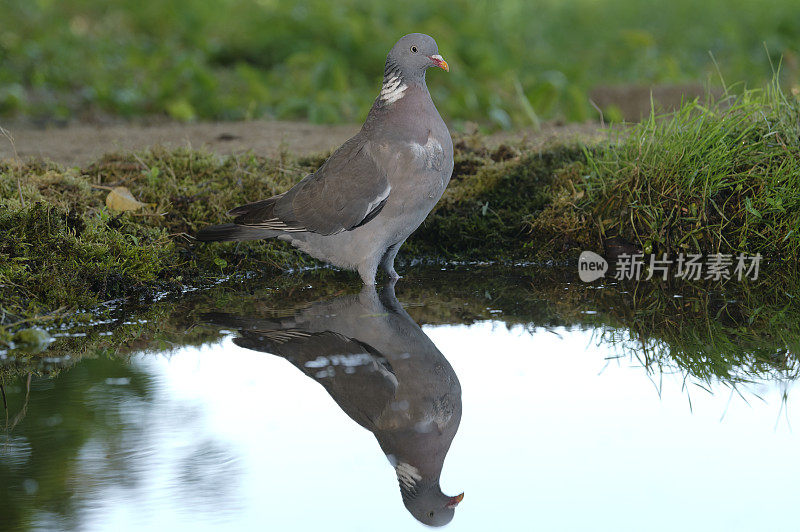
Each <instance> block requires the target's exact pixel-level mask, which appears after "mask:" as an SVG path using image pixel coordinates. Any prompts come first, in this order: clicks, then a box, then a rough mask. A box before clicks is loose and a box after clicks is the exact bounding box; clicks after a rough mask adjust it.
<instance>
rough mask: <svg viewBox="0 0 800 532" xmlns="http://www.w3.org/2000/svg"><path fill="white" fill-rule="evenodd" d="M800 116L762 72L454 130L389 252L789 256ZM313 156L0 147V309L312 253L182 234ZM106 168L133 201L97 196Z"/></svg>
mask: <svg viewBox="0 0 800 532" xmlns="http://www.w3.org/2000/svg"><path fill="white" fill-rule="evenodd" d="M799 124H800V104H799V103H798V98H797V95H794V94H791V95H785V94H783V93H782V92H781V91H780V89H779V88H778V87H777V86H770V87H768V88H767V89H765V90H761V91H744V92H743V93H742V94H741V95H740V96H738V97H730V98H726V99H723V100H722V101H718V102H703V103H701V102H697V101H694V102H688V103H687V104H686V105H685V106H684V107H683V108H682V109H681V110H679V111H678V112H677V113H675V114H672V115H669V116H662V117H656V116H653V117H651V120H649V121H646V122H643V123H641V124H639V125H636V126H633V127H631V128H628V129H625V130H622V132H621V133H619V135H618V136H617V137H615V136H614V135H610V136H609V137H607V138H609V140H605V141H595V142H592V143H583V144H579V143H572V144H569V143H567V144H564V143H563V142H562V143H558V144H545V145H539V146H537V147H535V148H534V147H532V146H531V145H529V144H526V143H519V144H515V145H500V146H495V147H488V146H486V145H485V144H484V143H483V142H482V141H481V139H480V137H462V138H458V139H456V143H455V145H456V156H455V170H454V174H453V179H452V182H451V184H450V186H449V187H448V189H447V191H446V192H445V195H444V197H443V198H442V200H441V201H440V203H439V205H438V206H437V208H436V210H435V211H434V212H433V213H432V214H431V215H430V216H429V217H428V219H427V220H426V222H425V223H424V225H423V226H422V227H421V228H420V229H419V230H418V231H417V232H416V233H415V234H414V235H413V236H412V238H411V239H409V241H408V243H407V244H406V245H405V246H404V248H403V250H402V254H401V256H400V259H401V262H402V261H405V262H407V263H408V262H410V261H413V260H427V259H431V260H434V259H435V260H446V261H465V260H466V261H501V262H502V261H509V262H511V261H513V262H519V261H525V262H530V261H540V262H546V261H559V262H563V261H567V260H569V259H571V258H574V257H576V256H577V254H578V253H579V252H580V251H581V250H583V249H592V250H595V251H600V252H602V251H603V246H604V243H607V242H608V241H609V240H610V239H612V238H613V239H614V240H615V241H622V242H624V243H625V244H626V245H627V246H629V247H630V249H636V250H643V251H645V252H647V253H651V252H652V253H668V254H673V253H678V252H701V253H711V252H719V253H749V254H755V253H761V254H762V255H763V256H764V257H765V258H766V259H767V260H768V261H770V262H771V264H773V265H776V264H777V265H778V266H780V267H778V268H774V269H776V270H780V271H782V272H783V273H788V274H792V272H794V270H795V268H796V263H797V259H798V253H799V252H800V236H798V235H799V234H800V195H798V194H797V190H799V189H800V125H799ZM323 159H324V157H323V156H319V157H311V158H296V157H292V156H291V154H284V155H282V156H279V157H277V158H273V159H268V158H263V157H260V156H258V155H256V154H252V153H251V154H246V155H237V156H231V157H224V158H223V157H219V156H216V155H213V154H210V153H203V152H198V151H191V150H178V151H164V150H153V151H150V152H146V153H136V154H132V153H129V154H117V155H108V156H106V157H104V158H103V159H101V160H100V161H97V162H96V163H94V164H92V165H90V166H87V167H85V168H62V167H59V166H56V165H52V164H48V163H46V162H37V161H33V162H27V163H18V162H17V161H14V160H6V161H3V162H2V164H1V165H0V324H5V325H6V326H7V325H9V324H16V325H17V326H19V325H21V324H26V323H27V321H26V320H29V319H30V318H31V317H37V319H41V318H42V317H44V316H45V315H47V314H48V313H54V312H57V311H61V312H72V311H74V310H76V309H86V308H91V307H93V306H96V305H98V304H100V303H103V302H106V301H109V300H114V299H118V298H128V299H131V298H133V299H136V298H139V299H144V300H150V299H152V298H154V297H156V296H158V294H159V293H161V292H165V291H167V292H176V291H180V290H184V289H186V288H197V287H203V286H206V285H210V284H213V283H214V282H216V281H217V280H218V279H219V278H220V277H224V276H228V275H231V274H237V275H244V274H247V275H253V274H255V275H262V276H273V275H275V274H277V273H279V272H282V271H286V270H291V269H297V268H305V267H313V266H318V265H319V264H318V263H316V262H314V261H312V260H310V259H308V258H307V257H305V256H304V255H302V254H300V253H299V252H296V251H295V250H293V249H292V248H290V247H289V246H287V245H285V244H283V243H280V242H275V241H267V242H252V243H241V244H213V245H198V244H197V243H196V242H195V240H194V239H193V237H192V235H193V234H194V233H195V232H196V231H197V230H198V229H199V228H200V227H202V226H204V225H206V224H209V223H215V222H218V221H220V220H224V219H225V212H226V211H227V210H228V209H230V208H231V207H233V206H236V205H238V204H241V203H244V202H247V201H252V200H254V199H258V198H263V197H265V196H268V195H271V194H274V193H278V192H281V191H283V190H286V189H287V188H289V187H290V186H291V185H292V184H293V183H294V182H296V181H297V180H298V179H299V178H301V177H302V176H304V175H305V174H306V173H308V172H310V171H313V170H314V169H315V168H316V167H317V166H318V165H319V164H320V163H321V162H322V160H323ZM119 186H124V187H126V188H127V189H128V190H130V192H131V193H132V195H133V197H135V198H136V200H138V201H139V202H142V203H143V204H144V205H143V206H142V207H141V208H139V209H136V210H133V211H130V212H117V211H114V210H113V209H109V208H108V207H107V206H106V198H107V196H108V194H109V190H110V189H111V188H114V187H119ZM354 279H355V278H354ZM6 328H7V329H8V327H6ZM4 334H5V335H6V341H8V334H9V333H8V332H7V331H6V332H5V333H4Z"/></svg>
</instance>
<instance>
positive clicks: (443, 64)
mask: <svg viewBox="0 0 800 532" xmlns="http://www.w3.org/2000/svg"><path fill="white" fill-rule="evenodd" d="M430 58H431V61H433V63H434V64H435V65H436V66H437V67H439V68H441V69H442V70H444V71H446V72H450V65H448V64H447V61H445V60H444V57H442V56H441V55H439V54H436V55H432V56H430Z"/></svg>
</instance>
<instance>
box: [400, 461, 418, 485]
mask: <svg viewBox="0 0 800 532" xmlns="http://www.w3.org/2000/svg"><path fill="white" fill-rule="evenodd" d="M394 470H395V472H396V473H397V480H399V481H400V483H401V484H403V485H404V486H405V487H406V488H413V487H414V486H416V484H417V482H418V481H419V480H420V479H422V475H420V473H419V469H417V468H416V467H414V466H413V465H411V464H407V463H405V462H400V463H399V464H397V465H396V466H395V468H394Z"/></svg>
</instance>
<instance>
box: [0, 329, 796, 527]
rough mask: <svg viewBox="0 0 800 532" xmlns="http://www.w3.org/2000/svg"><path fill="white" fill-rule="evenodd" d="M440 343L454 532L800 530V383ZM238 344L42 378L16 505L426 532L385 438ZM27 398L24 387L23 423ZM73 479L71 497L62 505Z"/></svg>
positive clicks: (57, 511) (511, 333) (579, 339)
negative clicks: (451, 410) (797, 509)
mask: <svg viewBox="0 0 800 532" xmlns="http://www.w3.org/2000/svg"><path fill="white" fill-rule="evenodd" d="M423 330H424V333H425V335H427V336H428V337H429V338H430V339H431V340H432V341H433V342H434V343H435V345H436V347H437V348H438V350H439V351H441V353H442V354H443V355H444V356H445V357H446V359H447V361H449V363H450V365H452V368H453V370H454V371H455V374H456V375H457V377H458V380H459V381H460V385H461V390H462V396H461V401H462V405H463V415H462V418H461V424H460V427H459V428H458V432H457V433H456V435H455V438H454V439H453V443H452V447H451V448H450V450H449V453H448V454H447V458H446V460H445V462H444V469H443V471H442V474H441V487H442V491H443V492H444V493H447V494H456V493H460V492H462V491H463V492H465V498H464V500H463V502H461V504H460V505H459V506H458V507H457V508H456V510H455V517H454V519H453V521H452V522H451V523H450V524H449V525H447V526H446V529H447V530H454V531H456V530H489V529H499V530H523V529H542V530H643V529H647V530H676V529H682V530H709V529H724V530H754V529H762V530H766V529H770V530H779V529H792V528H794V518H793V517H792V516H791V514H790V512H789V511H788V510H789V509H790V508H792V507H793V505H794V502H795V496H796V489H795V486H796V483H797V476H798V472H800V465H798V463H797V461H796V460H794V457H795V455H796V452H797V444H796V443H797V438H796V437H795V436H794V435H793V433H792V430H791V426H792V425H794V426H797V415H796V407H797V404H796V400H795V396H796V394H795V393H793V392H792V390H789V392H788V399H787V401H786V402H785V403H783V402H782V394H783V392H784V391H786V390H785V386H786V385H785V384H779V383H775V382H761V383H755V384H751V385H740V386H739V388H740V391H741V393H742V395H743V396H744V398H745V399H746V400H747V401H745V400H744V399H743V398H742V397H740V396H739V394H738V393H734V392H731V390H730V388H728V387H726V386H724V385H722V384H717V385H716V386H714V388H713V391H714V394H709V393H708V392H706V391H705V390H703V389H701V388H700V387H697V386H695V385H693V384H688V385H685V384H684V379H683V377H682V376H681V375H663V377H662V376H659V375H656V376H655V377H654V380H653V379H651V378H650V377H649V376H648V374H647V372H646V371H645V369H644V368H642V367H640V366H637V365H636V364H634V363H632V362H631V360H630V358H629V357H623V358H619V359H613V357H615V356H617V355H619V352H618V351H617V348H616V347H614V346H610V345H608V344H605V343H598V331H596V330H568V329H566V328H562V327H557V328H553V329H544V328H535V329H533V330H526V329H524V328H523V327H520V326H514V327H512V328H511V329H509V328H507V327H506V325H505V324H504V323H503V322H502V321H491V322H479V323H475V324H473V325H443V326H425V327H424V328H423ZM235 336H236V335H235V334H231V335H229V336H227V337H225V338H224V339H223V340H222V341H221V342H220V343H218V344H214V345H206V346H203V347H200V348H194V347H191V348H189V347H187V348H179V349H177V350H175V351H173V352H171V353H169V354H163V353H158V352H145V353H141V354H137V355H135V356H133V357H132V358H131V360H130V361H129V363H127V364H126V363H125V362H123V361H120V360H105V361H102V362H99V361H93V360H85V361H82V362H79V363H78V364H77V365H76V366H75V367H73V368H72V369H70V370H69V371H65V372H64V373H63V374H62V375H61V376H59V377H57V378H55V379H53V380H47V379H34V381H33V382H32V391H31V394H30V399H29V405H28V409H27V416H26V417H25V418H24V419H22V420H21V421H20V422H19V424H18V425H17V427H15V429H14V430H13V431H11V432H10V433H9V435H8V436H4V437H5V438H6V440H5V442H4V447H3V449H4V450H3V452H2V454H0V460H2V461H5V462H6V466H5V467H4V468H3V469H2V470H0V474H2V476H5V477H7V482H9V484H8V487H9V489H17V490H19V488H22V489H24V490H28V491H29V495H27V497H29V500H30V501H34V502H32V504H31V505H30V506H31V508H32V511H33V514H32V515H30V519H31V522H32V524H33V526H32V528H72V527H76V526H78V527H79V528H81V529H87V530H109V529H115V530H141V529H143V528H145V527H146V528H154V527H158V528H159V529H184V528H185V529H189V528H191V529H192V530H205V529H215V530H218V529H220V528H222V529H274V530H302V529H307V530H317V529H324V530H348V531H350V530H376V529H380V530H418V529H424V528H426V527H425V526H424V525H422V524H420V523H418V522H417V521H415V519H414V518H413V517H412V516H411V515H410V514H409V512H408V511H407V510H406V508H405V507H404V505H403V502H402V500H401V496H400V490H399V489H398V481H397V479H396V478H395V474H394V472H393V471H392V467H391V465H390V464H389V462H388V461H387V459H386V457H385V456H384V453H383V452H382V450H381V449H380V447H379V446H378V443H377V441H376V438H375V437H374V436H373V434H372V433H370V432H369V431H367V430H364V429H363V428H361V427H359V426H358V425H357V424H356V423H355V422H354V421H353V419H351V418H350V417H348V415H347V414H346V413H345V412H344V411H343V410H342V409H341V408H340V407H339V406H337V404H336V403H335V402H334V401H333V400H332V399H331V396H330V395H329V394H328V393H326V390H325V389H324V388H323V387H322V386H320V385H319V384H318V383H316V382H313V380H312V378H309V377H308V376H306V375H304V374H303V373H302V372H301V371H299V370H298V369H297V368H296V367H294V366H292V364H290V363H289V362H288V361H287V360H285V359H283V358H280V357H278V356H274V355H269V354H265V353H259V352H256V351H253V350H248V349H244V348H242V347H239V346H237V345H235V344H234V342H233V338H234V337H235ZM610 358H611V359H612V360H609V359H610ZM689 381H691V379H689ZM24 386H25V383H24V381H20V382H19V383H17V384H15V385H14V386H8V385H7V393H8V394H9V402H10V406H11V410H10V412H11V413H10V416H11V417H12V418H13V416H14V415H15V412H16V411H15V410H14V408H15V407H19V405H20V404H21V398H22V397H23V396H24V393H25V390H24ZM79 391H80V394H81V395H77V396H76V395H75V394H77V393H79ZM76 397H77V398H80V400H78V399H76ZM689 398H691V408H690V404H689ZM81 401H85V402H86V404H85V405H84V404H83V403H82V402H81ZM37 403H38V404H37ZM78 411H79V414H80V415H78V414H76V412H78ZM76 416H78V417H79V419H80V420H79V421H73V420H72V418H74V417H76ZM59 419H61V420H63V421H59ZM67 425H69V426H68V427H67ZM59 427H62V428H63V429H64V431H62V432H64V434H65V435H64V438H66V440H65V441H66V443H65V442H64V441H60V440H59V437H58V434H61V433H60V432H59ZM75 427H83V428H84V429H85V430H86V439H85V441H82V442H80V441H79V442H78V444H77V445H76V447H75V450H74V453H73V454H72V455H71V456H67V457H65V460H66V461H67V462H68V464H69V465H68V467H65V468H64V471H58V467H57V465H56V464H52V463H51V464H35V463H34V462H36V461H42V460H41V457H42V456H43V455H45V454H48V453H50V452H51V450H52V449H55V446H59V445H60V446H63V447H65V448H68V447H69V444H68V443H69V442H68V440H69V436H68V435H69V434H70V431H72V432H74V431H75V430H76V429H75ZM87 427H88V428H87ZM51 448H52V449H51ZM53 453H55V451H53ZM40 466H41V467H40ZM45 466H46V467H45ZM59 475H66V476H67V478H66V480H64V482H63V485H64V486H66V487H67V490H68V493H59V492H58V490H57V489H55V488H54V489H53V492H52V493H46V491H47V490H48V489H49V488H48V486H49V485H50V484H51V483H53V484H55V485H57V486H58V485H62V484H59V483H57V482H55V483H54V482H52V479H51V478H50V477H54V476H59ZM23 477H31V478H28V479H27V480H25V479H24V478H23ZM12 484H13V485H14V486H13V487H12ZM2 508H3V507H2V506H0V510H2ZM6 508H7V507H6ZM7 509H8V508H7ZM18 510H19V508H17V509H16V511H18Z"/></svg>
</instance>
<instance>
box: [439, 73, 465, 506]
mask: <svg viewBox="0 0 800 532" xmlns="http://www.w3.org/2000/svg"><path fill="white" fill-rule="evenodd" d="M446 65H447V63H445V66H446ZM442 68H444V67H442ZM462 500H464V494H463V493H462V494H461V495H456V496H455V497H450V500H449V501H447V505H446V507H447V508H455V507H456V506H458V503H460V502H461V501H462Z"/></svg>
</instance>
